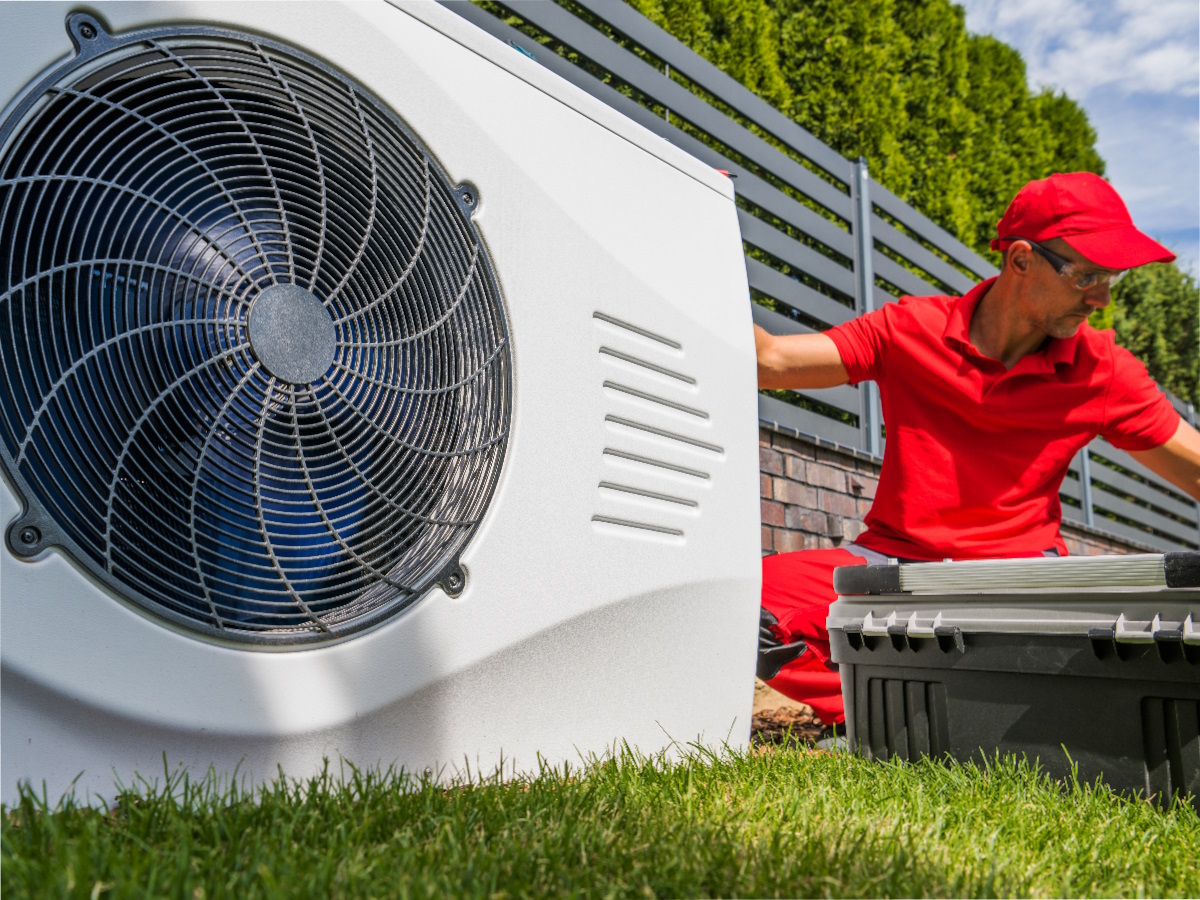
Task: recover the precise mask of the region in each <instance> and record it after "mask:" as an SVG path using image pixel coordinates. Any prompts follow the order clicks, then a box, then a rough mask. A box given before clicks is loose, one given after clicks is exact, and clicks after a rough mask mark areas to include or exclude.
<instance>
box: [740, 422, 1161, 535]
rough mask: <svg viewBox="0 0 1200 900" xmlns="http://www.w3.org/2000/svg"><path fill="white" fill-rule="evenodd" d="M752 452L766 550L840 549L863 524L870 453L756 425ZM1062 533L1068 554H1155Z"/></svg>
mask: <svg viewBox="0 0 1200 900" xmlns="http://www.w3.org/2000/svg"><path fill="white" fill-rule="evenodd" d="M758 458H759V494H760V496H761V501H762V549H763V552H764V553H770V552H772V551H774V552H778V553H786V552H788V551H791V550H806V549H812V548H818V547H819V548H831V547H840V546H842V545H843V544H848V543H850V542H851V541H853V540H854V539H855V538H856V537H858V535H860V534H862V532H863V531H865V530H866V528H865V526H864V525H863V522H862V520H863V517H864V516H866V514H867V510H868V509H870V508H871V501H872V499H874V497H875V488H876V486H877V485H878V484H879V464H878V462H876V460H875V459H874V457H872V456H870V455H868V454H866V453H862V452H861V451H858V450H853V449H849V448H845V447H840V446H838V445H836V444H833V443H832V442H826V441H822V440H820V439H817V438H809V437H804V436H790V435H787V434H782V433H780V432H777V431H773V430H770V429H767V428H762V429H759V442H758ZM1062 535H1063V539H1064V540H1065V541H1066V544H1067V549H1068V551H1069V552H1070V553H1071V555H1073V556H1095V555H1097V554H1106V553H1147V552H1155V551H1154V550H1153V548H1151V547H1148V546H1142V545H1139V544H1135V543H1132V542H1130V541H1126V540H1124V539H1122V538H1119V537H1116V536H1115V535H1111V534H1108V533H1106V532H1104V531H1102V530H1100V529H1094V528H1086V527H1084V526H1082V525H1074V524H1072V523H1064V524H1063V528H1062Z"/></svg>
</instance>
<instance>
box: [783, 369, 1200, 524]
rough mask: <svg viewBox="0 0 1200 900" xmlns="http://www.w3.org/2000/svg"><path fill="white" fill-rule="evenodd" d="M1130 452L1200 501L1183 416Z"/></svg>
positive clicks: (1193, 445)
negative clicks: (1171, 431) (1152, 442)
mask: <svg viewBox="0 0 1200 900" xmlns="http://www.w3.org/2000/svg"><path fill="white" fill-rule="evenodd" d="M761 371H762V364H761V363H760V364H759V372H761ZM761 377H762V376H761V375H760V376H759V378H760V379H761ZM1129 455H1130V456H1132V457H1133V458H1134V459H1136V460H1137V461H1138V462H1140V463H1141V464H1142V465H1143V466H1145V467H1146V468H1147V469H1149V470H1150V471H1151V472H1153V473H1154V474H1155V475H1159V476H1161V477H1162V478H1165V479H1166V480H1167V481H1169V482H1171V484H1173V485H1175V487H1177V488H1179V489H1180V490H1182V491H1185V492H1186V493H1187V495H1188V496H1189V497H1191V498H1192V499H1193V500H1200V432H1197V431H1196V429H1195V428H1193V427H1192V426H1191V425H1189V424H1188V423H1187V422H1185V421H1183V419H1180V420H1179V427H1178V428H1177V429H1176V430H1175V435H1174V436H1173V437H1172V438H1171V439H1170V440H1169V441H1167V442H1166V443H1165V444H1163V445H1162V446H1161V447H1155V448H1154V449H1153V450H1138V451H1136V452H1130V454H1129Z"/></svg>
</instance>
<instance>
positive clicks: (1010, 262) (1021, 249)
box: [1004, 241, 1033, 277]
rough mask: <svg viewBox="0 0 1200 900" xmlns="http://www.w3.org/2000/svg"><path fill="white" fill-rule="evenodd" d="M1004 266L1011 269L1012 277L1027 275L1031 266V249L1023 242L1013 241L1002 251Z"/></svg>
mask: <svg viewBox="0 0 1200 900" xmlns="http://www.w3.org/2000/svg"><path fill="white" fill-rule="evenodd" d="M1004 265H1005V267H1006V268H1010V269H1012V271H1013V274H1014V275H1020V276H1022V277H1023V276H1025V275H1028V274H1029V267H1030V266H1031V265H1033V248H1032V247H1030V246H1029V244H1027V243H1025V241H1014V242H1013V243H1012V244H1009V246H1008V249H1007V250H1005V251H1004Z"/></svg>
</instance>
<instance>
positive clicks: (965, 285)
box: [871, 215, 978, 295]
mask: <svg viewBox="0 0 1200 900" xmlns="http://www.w3.org/2000/svg"><path fill="white" fill-rule="evenodd" d="M871 239H872V240H874V241H876V242H877V243H880V244H883V245H884V246H886V247H887V248H888V249H890V250H893V251H895V252H896V253H898V254H899V255H901V256H903V257H904V258H905V259H907V260H908V261H909V262H911V263H914V264H915V265H916V266H917V268H919V269H923V270H924V271H926V272H927V273H929V274H930V275H932V276H933V277H934V278H936V279H937V280H938V281H940V282H942V283H943V284H944V285H946V287H948V288H950V290H951V292H952V293H957V294H959V295H962V294H965V293H966V292H967V291H969V290H970V289H971V288H973V287H975V285H976V284H977V283H978V282H977V281H975V280H974V279H972V278H971V277H970V276H968V275H964V274H963V273H962V272H960V271H959V270H958V269H956V268H954V266H952V265H950V264H949V263H948V262H946V261H945V260H944V259H941V258H940V257H937V256H934V255H933V254H932V253H930V252H929V251H928V250H926V249H925V248H924V247H922V246H921V245H920V244H918V243H917V242H916V241H914V240H913V239H912V238H910V237H909V236H908V235H906V234H903V233H901V232H900V231H899V230H898V229H897V228H895V227H894V226H892V225H890V224H889V223H887V222H885V221H884V220H883V219H881V218H879V216H875V215H873V216H871Z"/></svg>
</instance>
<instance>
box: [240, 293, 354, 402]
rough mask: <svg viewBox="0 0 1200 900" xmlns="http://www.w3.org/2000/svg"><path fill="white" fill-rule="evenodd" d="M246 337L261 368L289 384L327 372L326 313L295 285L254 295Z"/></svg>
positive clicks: (330, 342) (330, 341) (329, 332)
mask: <svg viewBox="0 0 1200 900" xmlns="http://www.w3.org/2000/svg"><path fill="white" fill-rule="evenodd" d="M247 336H248V337H249V339H250V349H251V350H252V351H253V352H254V355H255V357H256V358H257V359H258V361H259V362H260V363H262V364H263V368H265V369H266V370H267V371H268V372H269V373H270V374H271V375H274V376H275V377H276V378H278V379H280V380H281V381H287V382H290V383H292V384H309V383H311V382H313V381H316V380H317V379H318V378H320V377H321V376H322V375H324V374H325V373H326V372H328V371H329V367H330V366H331V365H332V364H333V354H334V350H335V349H336V348H337V333H336V329H335V326H334V324H333V317H332V316H330V314H329V310H328V309H326V308H325V304H324V303H322V302H321V301H320V299H318V298H317V296H316V294H314V293H312V291H306V290H305V289H304V288H302V287H300V286H299V285H295V284H273V285H271V286H270V287H269V288H266V289H265V290H264V291H263V292H262V293H261V294H259V295H258V297H257V299H255V301H254V305H253V306H251V307H250V321H249V324H248V326H247Z"/></svg>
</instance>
